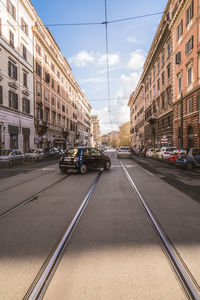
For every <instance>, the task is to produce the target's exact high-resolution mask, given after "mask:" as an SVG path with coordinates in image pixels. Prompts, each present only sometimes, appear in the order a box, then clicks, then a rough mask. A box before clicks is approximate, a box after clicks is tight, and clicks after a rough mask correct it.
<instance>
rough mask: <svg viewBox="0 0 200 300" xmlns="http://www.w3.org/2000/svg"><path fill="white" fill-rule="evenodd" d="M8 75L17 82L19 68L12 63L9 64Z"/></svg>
mask: <svg viewBox="0 0 200 300" xmlns="http://www.w3.org/2000/svg"><path fill="white" fill-rule="evenodd" d="M8 75H9V76H10V77H11V78H12V79H15V80H17V66H15V65H14V64H13V63H12V62H11V61H9V62H8Z"/></svg>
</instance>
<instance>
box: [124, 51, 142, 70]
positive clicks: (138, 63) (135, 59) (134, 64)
mask: <svg viewBox="0 0 200 300" xmlns="http://www.w3.org/2000/svg"><path fill="white" fill-rule="evenodd" d="M130 56H131V58H130V60H129V61H128V64H127V67H128V68H129V69H132V70H140V69H142V67H143V65H144V62H145V58H146V53H145V52H144V51H143V50H142V49H137V50H135V51H133V52H132V53H131V54H130Z"/></svg>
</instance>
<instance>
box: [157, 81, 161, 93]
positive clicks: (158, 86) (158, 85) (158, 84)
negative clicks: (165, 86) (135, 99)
mask: <svg viewBox="0 0 200 300" xmlns="http://www.w3.org/2000/svg"><path fill="white" fill-rule="evenodd" d="M157 88H158V91H159V90H160V79H158V80H157Z"/></svg>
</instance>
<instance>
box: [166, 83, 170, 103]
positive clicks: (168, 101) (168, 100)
mask: <svg viewBox="0 0 200 300" xmlns="http://www.w3.org/2000/svg"><path fill="white" fill-rule="evenodd" d="M170 102H171V86H169V87H168V88H167V103H168V104H170Z"/></svg>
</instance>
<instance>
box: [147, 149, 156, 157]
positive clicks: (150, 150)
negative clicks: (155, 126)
mask: <svg viewBox="0 0 200 300" xmlns="http://www.w3.org/2000/svg"><path fill="white" fill-rule="evenodd" d="M154 151H155V148H149V149H148V150H147V153H146V157H152V155H153V153H154Z"/></svg>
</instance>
